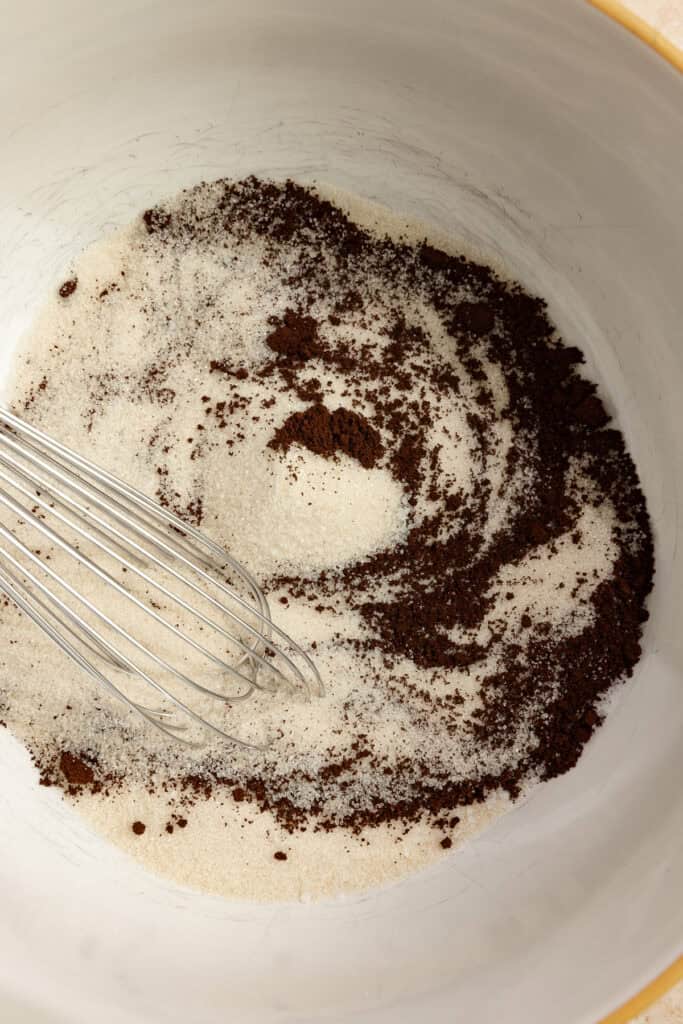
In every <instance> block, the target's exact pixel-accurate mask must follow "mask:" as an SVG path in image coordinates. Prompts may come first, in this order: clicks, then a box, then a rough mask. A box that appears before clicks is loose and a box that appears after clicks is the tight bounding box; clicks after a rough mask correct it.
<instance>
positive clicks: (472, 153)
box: [0, 0, 683, 1024]
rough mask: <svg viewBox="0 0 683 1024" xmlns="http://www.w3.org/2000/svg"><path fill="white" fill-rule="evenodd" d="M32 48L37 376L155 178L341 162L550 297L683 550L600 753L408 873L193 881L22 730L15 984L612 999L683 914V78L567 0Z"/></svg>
mask: <svg viewBox="0 0 683 1024" xmlns="http://www.w3.org/2000/svg"><path fill="white" fill-rule="evenodd" d="M0 67H2V77H1V78H0V90H1V93H0V94H1V95H2V97H3V102H1V103H0V138H2V140H3V148H2V173H1V175H0V238H1V239H2V246H1V247H0V314H1V319H2V324H3V332H2V339H1V345H2V348H1V350H0V359H1V368H2V373H3V374H4V372H5V370H6V367H7V364H8V361H9V359H10V357H11V352H12V348H13V345H14V344H15V343H16V339H17V338H18V337H19V336H20V334H21V332H22V330H23V329H24V328H25V326H26V325H27V324H28V322H29V321H30V319H31V316H32V315H33V312H34V310H35V309H36V307H37V305H38V304H39V303H40V302H41V300H42V299H43V296H44V294H45V291H46V289H47V288H48V287H52V286H53V285H54V284H55V282H57V281H58V280H59V274H60V272H61V271H62V270H63V269H64V267H65V265H66V264H67V263H68V260H69V258H70V257H71V256H72V255H74V254H75V253H77V252H78V251H80V250H81V249H82V248H83V247H84V246H85V245H86V244H87V243H88V242H89V241H91V240H93V239H95V238H97V237H99V236H100V235H101V234H102V233H104V232H106V231H107V230H110V229H111V228H112V227H114V226H115V225H118V224H120V223H123V222H125V221H127V220H129V219H130V218H131V217H132V216H134V215H135V214H136V213H137V212H138V211H139V210H140V209H142V208H144V206H145V205H146V204H149V203H150V202H152V201H154V200H156V199H158V198H160V197H161V196H163V195H164V194H168V193H172V192H174V191H175V190H177V189H178V188H180V187H183V186H185V185H187V184H192V183H194V182H196V181H198V180H201V179H202V178H204V179H209V178H215V177H220V176H239V175H243V174H247V173H252V172H253V173H261V174H264V175H269V176H275V177H285V176H287V175H292V176H295V177H297V178H299V179H302V180H307V181H310V180H316V179H317V180H320V181H328V182H332V183H335V184H337V185H339V186H341V187H343V188H346V189H349V190H351V191H353V192H356V193H359V194H361V195H364V196H367V197H368V198H371V199H375V200H378V201H380V202H383V203H385V204H387V205H388V206H390V207H392V208H394V209H395V210H397V211H399V212H405V213H406V214H409V215H411V216H417V217H419V218H421V219H423V220H424V221H426V222H427V223H429V224H431V225H433V226H434V228H435V229H436V230H438V231H439V232H440V233H447V234H449V235H451V236H452V237H453V238H455V239H457V238H462V239H463V242H464V243H465V244H466V245H467V246H468V247H475V248H476V249H477V250H478V251H480V252H481V253H482V255H483V256H484V258H490V259H494V260H502V261H503V262H504V263H505V264H506V265H507V266H508V267H509V268H510V269H511V271H512V272H513V273H514V274H515V275H516V276H518V277H519V278H520V279H521V280H522V281H523V282H524V283H525V284H526V285H527V286H528V287H529V288H530V289H532V290H536V291H537V292H538V293H539V294H542V295H543V296H544V297H545V298H547V299H548V301H549V305H550V312H551V315H552V316H553V317H554V319H555V321H556V322H557V323H558V325H559V326H560V329H561V331H562V332H563V334H564V336H565V337H566V339H567V340H568V341H570V343H572V344H578V345H579V346H580V347H581V348H583V349H584V350H585V351H586V352H587V354H588V357H589V364H590V372H591V373H592V374H593V375H594V376H595V377H596V379H598V380H600V381H601V382H602V387H603V392H604V393H605V394H606V395H607V397H608V402H609V404H610V406H611V409H612V410H613V411H614V413H615V415H616V416H617V418H618V421H619V423H620V425H621V427H622V429H623V430H624V431H625V433H626V436H627V439H628V442H629V444H630V447H631V450H632V452H633V454H634V457H635V459H636V462H637V465H638V467H639V470H640V473H641V477H642V482H643V485H644V488H645V490H646V493H647V495H648V497H649V501H650V509H651V513H652V517H653V521H654V525H655V530H656V544H657V560H658V561H657V565H658V568H657V579H656V588H655V592H654V594H653V597H652V600H651V605H650V609H651V620H650V623H649V624H648V628H647V634H646V640H645V656H644V658H643V660H642V662H641V664H640V666H639V668H638V671H637V672H636V675H635V677H634V678H633V679H632V680H631V681H630V682H629V683H628V684H627V685H626V686H624V687H623V688H622V690H621V691H620V693H619V696H618V699H617V701H616V702H615V708H614V710H613V713H612V714H611V716H610V717H609V718H608V721H607V723H606V725H605V726H604V727H603V728H602V729H601V730H600V731H599V732H598V733H597V734H596V736H595V738H594V739H593V740H592V741H591V743H590V744H589V745H588V747H587V749H586V751H585V753H584V756H583V758H582V760H581V762H580V764H579V766H578V767H577V768H576V769H575V770H574V771H573V772H571V773H570V774H569V775H567V776H564V777H563V778H561V779H559V780H556V781H555V782H553V783H551V784H548V785H546V786H544V787H542V788H540V789H538V790H537V791H536V792H535V793H534V794H533V796H532V797H531V799H529V800H528V801H527V802H526V803H525V804H524V805H523V806H520V807H518V808H517V809H515V810H514V811H513V812H512V813H511V814H510V815H509V816H507V817H506V818H505V819H503V820H501V821H499V822H498V823H497V824H496V825H495V826H494V827H493V828H492V829H491V830H490V831H488V832H487V833H485V834H484V835H483V836H481V838H480V839H478V840H477V841H476V842H474V843H473V844H471V846H469V847H468V848H466V849H464V850H463V851H461V852H459V853H458V854H457V856H455V857H453V858H452V859H450V860H447V861H444V862H442V863H440V864H439V865H438V866H436V867H435V868H433V869H431V870H429V871H426V872H423V873H421V874H419V875H416V876H414V877H412V878H409V879H407V880H406V881H404V882H403V883H401V884H400V885H398V886H395V887H393V888H390V889H386V890H382V891H377V892H373V893H370V894H367V895H363V896H358V897H354V898H349V899H344V900H339V901H335V902H328V903H322V904H318V905H315V906H303V905H279V906H250V905H247V904H233V903H227V902H225V901H222V900H219V899H215V898H212V897H208V896H202V895H198V894H195V893H190V892H186V891H183V890H180V889H178V888H176V887H174V886H171V885H170V884H167V883H165V882H164V881H162V880H160V879H157V878H154V877H152V876H150V875H148V874H146V873H145V872H144V871H143V870H142V869H140V868H138V867H137V866H136V865H135V864H133V863H131V862H129V861H128V859H127V858H126V857H125V856H124V855H123V854H121V853H119V852H118V851H116V850H114V849H110V848H108V847H107V846H106V845H105V844H104V843H103V842H102V841H101V840H99V839H98V837H97V836H95V835H93V834H92V833H91V832H90V831H89V830H88V828H87V827H86V826H85V825H84V824H83V823H82V822H80V821H79V820H78V819H77V818H75V817H74V816H73V815H72V814H71V813H69V812H68V811H67V810H66V809H65V808H64V807H63V806H62V804H61V803H60V800H59V798H58V796H57V795H56V794H55V793H54V792H52V791H50V790H45V789H40V788H39V787H38V786H37V785H36V778H35V774H34V772H33V770H32V768H31V766H30V764H29V761H28V758H27V756H26V754H25V753H24V752H23V750H22V749H21V748H20V747H19V746H18V744H16V743H15V742H14V741H13V740H12V738H11V737H10V736H8V735H6V734H4V732H3V734H2V735H0V770H1V772H2V778H3V784H2V787H0V814H1V820H2V823H3V830H4V842H2V843H1V844H0V896H1V901H2V906H3V913H2V915H1V916H0V946H1V947H2V950H3V957H2V958H0V1011H2V1007H3V1000H4V999H5V998H6V999H7V1004H6V1010H5V1015H7V1014H8V1013H12V1011H11V1010H9V1007H10V1005H11V1006H14V1001H15V1000H19V1001H20V1002H21V1003H22V1004H27V1005H28V1004H29V1003H30V1004H32V1005H34V1006H36V1007H39V1008H43V1009H44V1010H45V1011H46V1012H47V1013H49V1014H50V1018H49V1019H65V1020H70V1021H71V1020H73V1021H76V1020H85V1019H89V1017H90V1016H95V1017H96V1018H97V1019H98V1020H100V1021H102V1022H103V1024H109V1022H110V1021H111V1022H121V1024H124V1022H125V1024H128V1022H134V1021H145V1022H153V1021H157V1020H158V1021H164V1022H172V1021H176V1020H178V1021H180V1020H187V1019H190V1020H192V1021H197V1022H206V1024H212V1022H214V1021H222V1020H224V1019H225V1016H226V1013H228V1012H230V1013H232V1014H233V1015H235V1016H236V1017H238V1018H239V1019H240V1020H242V1021H255V1022H256V1021H258V1022H261V1021H263V1022H265V1021H271V1020H296V1021H305V1020H309V1019H320V1018H321V1017H324V1019H325V1020H329V1021H342V1020H344V1021H346V1020H348V1019H349V1017H350V1016H351V1015H354V1019H357V1020H359V1021H360V1020H368V1021H370V1020H372V1021H377V1022H379V1021H384V1020H386V1021H389V1020H392V1021H396V1020H403V1019H405V1020H412V1019H414V1016H415V1015H416V1014H417V1013H418V1012H419V1013H420V1014H421V1016H422V1017H423V1019H425V1020H430V1021H431V1020H434V1021H436V1020H440V1019H442V1018H443V1016H444V1015H446V1014H447V1015H449V1017H450V1019H454V1020H471V1021H477V1022H481V1024H487V1022H489V1021H490V1022H494V1021H495V1022H497V1021H499V1020H500V1019H501V1018H502V1016H503V1014H504V1015H505V1018H506V1019H507V1020H508V1021H510V1022H511V1024H515V1022H518V1021H519V1022H522V1021H524V1022H525V1024H528V1021H530V1020H553V1022H554V1024H565V1022H567V1024H569V1022H572V1024H577V1022H579V1021H586V1022H589V1021H590V1022H594V1021H595V1020H596V1019H597V1018H598V1017H599V1016H601V1015H602V1014H603V1013H605V1012H607V1011H608V1010H610V1009H612V1008H613V1007H614V1006H615V1005H616V1004H617V1003H619V1002H620V1001H622V1000H623V999H625V998H627V997H628V996H629V995H631V994H632V993H633V991H635V990H637V989H638V988H639V987H640V986H641V985H642V984H643V983H644V982H646V981H648V980H649V979H650V978H651V977H652V976H653V975H654V974H655V973H657V971H658V970H660V969H662V968H663V967H665V966H666V965H667V964H668V963H669V962H670V961H671V960H672V959H673V957H674V955H675V953H676V951H677V945H678V943H679V939H680V935H681V931H682V926H683V906H681V901H680V900H677V899H676V898H675V895H676V894H675V891H674V889H673V885H674V883H673V879H674V878H675V877H680V870H681V867H682V866H683V864H682V859H683V858H682V852H681V844H680V835H681V827H682V826H683V792H682V791H681V787H680V778H681V776H682V774H683V747H682V746H681V744H680V741H679V736H680V730H681V725H682V724H683V686H682V682H683V640H682V637H681V630H680V628H679V618H680V612H679V609H680V606H681V600H682V598H683V567H682V565H681V552H680V550H679V547H680V545H679V534H680V529H681V528H680V525H679V510H680V508H681V495H680V489H681V480H682V479H683V475H682V472H681V471H682V470H683V429H682V428H683V412H682V411H681V410H682V406H681V401H680V395H681V394H682V393H683V355H682V350H681V344H680V340H681V339H680V313H679V309H678V308H677V307H678V305H679V301H680V300H679V295H680V267H681V265H683V227H682V226H681V222H680V210H681V208H682V206H683V178H681V175H680V167H681V165H682V163H681V157H682V156H683V103H681V99H682V98H683V97H682V91H683V87H682V84H681V81H680V78H679V77H678V76H677V75H676V74H675V72H674V71H673V70H672V69H671V68H669V67H668V66H667V65H665V64H664V63H663V62H662V61H661V60H660V59H659V58H657V57H656V56H655V55H654V54H653V53H650V52H649V51H648V50H647V49H646V48H645V47H643V46H642V44H640V43H639V42H637V41H636V40H634V39H632V38H631V37H630V36H628V35H626V34H625V33H623V32H622V30H620V29H618V28H617V27H616V26H614V25H613V24H611V23H610V22H609V21H607V20H606V19H605V18H603V17H602V16H601V15H600V14H598V13H596V12H595V11H594V10H592V9H591V8H589V7H588V6H586V5H584V4H583V3H579V2H575V3H574V2H570V3H566V2H561V0H552V2H550V3H549V2H548V0H515V2H514V4H513V3H512V2H507V0H491V2H490V3H488V4H486V5H473V4H468V3H466V2H465V0H461V2H453V0H451V2H448V3H447V2H443V0H423V2H422V3H421V4H415V3H413V2H409V0H375V2H373V3H372V4H367V3H365V2H361V0H350V2H348V3H346V4H344V5H321V4H318V3H316V2H314V0H252V2H251V3H250V4H248V5H246V4H242V3H239V2H237V0H220V2H212V0H199V2H195V3H194V4H192V5H187V4H185V3H182V2H180V0H166V2H165V3H163V4H162V3H160V2H148V3H145V4H141V3H139V2H137V0H121V2H120V3H119V4H117V5H114V6H110V7H102V6H100V5H92V4H88V3H86V2H84V0H63V2H62V3H60V4H59V5H56V6H55V5H50V4H48V3H45V2H28V3H25V4H22V5H20V7H17V8H16V9H15V10H13V11H11V12H9V11H8V12H6V13H5V16H4V21H3V33H2V37H1V38H0ZM229 855H230V851H229V850H226V856H229ZM596 963H598V964H600V969H599V970H596V966H595V965H596ZM579 980H580V984H579ZM53 1015H54V1016H53ZM12 1019H15V1017H12Z"/></svg>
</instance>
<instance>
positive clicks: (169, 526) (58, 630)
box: [0, 408, 323, 749]
mask: <svg viewBox="0 0 683 1024" xmlns="http://www.w3.org/2000/svg"><path fill="white" fill-rule="evenodd" d="M7 513H11V514H12V515H10V516H8V515H7ZM8 520H11V525H5V524H6V523H7V522H8ZM37 540H39V542H40V544H41V547H39V548H37V547H36V546H35V544H36V541H37ZM94 584H97V587H96V588H95V590H97V589H98V588H99V593H98V594H96V595H93V594H92V593H91V591H92V590H93V585H94ZM84 590H87V591H88V593H84ZM0 591H2V592H4V594H5V595H6V596H7V597H8V598H11V599H12V600H13V601H14V602H15V603H16V604H17V605H18V606H19V608H21V609H22V610H23V611H24V612H25V613H26V614H27V615H28V616H30V618H31V619H32V620H33V621H34V622H35V623H37V624H38V625H39V626H40V627H41V628H42V629H43V630H44V631H45V633H46V634H47V635H48V636H49V637H50V638H51V639H52V640H53V641H54V642H55V643H56V644H58V645H59V647H60V648H61V649H62V650H63V651H64V652H66V654H68V655H69V657H70V658H72V659H73V661H74V662H76V664H77V665H79V666H80V667H81V668H82V669H83V670H84V671H85V672H86V673H87V674H88V675H89V676H90V677H91V678H92V679H93V680H94V681H95V682H96V683H99V684H100V685H101V686H102V687H104V688H105V689H106V690H107V691H108V692H109V693H110V694H112V695H114V696H115V697H117V698H118V699H119V700H121V701H123V702H124V703H125V704H126V705H127V706H128V707H129V708H131V709H132V710H133V711H134V712H135V713H136V714H138V715H141V716H142V717H143V718H144V719H145V720H146V721H147V722H149V723H151V724H152V725H154V726H155V727H156V728H157V729H160V730H161V731H162V732H164V733H166V734H167V735H168V736H171V737H173V738H174V739H178V740H181V741H182V742H186V743H194V742H196V740H193V739H192V738H190V737H189V734H188V726H194V727H200V728H201V730H202V731H203V732H204V731H205V730H208V731H209V732H212V733H214V734H217V735H218V736H220V737H223V738H225V739H229V740H231V741H233V742H235V743H238V744H240V745H242V746H245V747H255V748H257V749H263V748H264V747H265V746H267V743H261V742H252V741H249V740H245V739H244V738H240V737H238V736H237V735H233V734H232V733H231V732H229V731H227V730H226V728H225V727H224V722H223V718H225V717H226V713H227V709H228V707H229V706H230V705H233V704H236V703H239V702H243V701H245V700H247V699H248V698H249V697H251V696H252V695H253V694H254V693H255V692H258V691H267V690H276V689H282V688H285V689H286V690H287V691H289V692H293V693H296V692H298V693H300V694H301V695H302V696H304V697H305V698H308V697H310V696H311V695H314V694H321V693H322V692H323V688H322V683H321V680H320V676H319V674H318V671H317V669H316V667H315V665H314V664H313V662H312V660H311V658H310V657H309V656H308V654H306V652H305V651H303V650H302V649H301V647H300V646H299V645H298V644H297V643H295V642H294V641H293V640H292V639H291V638H290V637H289V636H287V634H286V633H284V632H283V631H282V630H281V629H280V628H279V627H278V626H277V625H275V623H273V621H272V619H271V614H270V610H269V607H268V602H267V600H266V598H265V596H264V594H263V593H262V591H261V590H260V588H259V586H258V584H257V583H256V581H255V580H254V578H253V576H252V575H251V574H250V573H249V572H248V571H247V570H246V569H245V568H244V567H243V566H242V565H240V564H239V563H238V562H237V561H235V559H233V558H231V556H230V555H228V554H227V552H225V551H224V550H223V549H222V548H221V547H219V546H218V545H217V544H215V543H214V542H213V541H211V540H210V539H209V538H208V537H206V536H205V535H204V534H203V533H201V532H200V531H199V530H197V529H195V528H193V527H192V526H189V525H188V524H187V523H185V522H184V521H182V520H181V519H180V518H179V517H178V516H177V515H175V514H174V513H173V512H171V511H170V510H169V509H166V508H163V507H161V506H160V505H158V504H157V503H156V502H154V501H152V500H151V499H150V498H148V497H146V496H145V495H144V494H142V493H141V492H140V491H138V490H136V489H135V488H134V487H131V486H130V485H128V484H126V483H124V482H123V481H121V480H119V479H118V478H117V477H115V476H113V475H112V474H111V473H108V472H106V471H105V470H103V469H101V468H100V467H98V466H96V465H94V464H93V463H92V462H90V461H88V460H87V459H85V458H83V457H82V456H80V455H78V454H77V453H76V452H74V451H72V450H71V449H69V448H67V447H66V446H65V445H63V444H61V443H60V442H58V441H56V440H55V439H54V438H51V437H49V436H48V435H47V434H45V433H44V432H42V431H41V430H38V429H37V428H35V427H33V426H31V425H30V424H28V423H26V422H24V421H23V420H22V419H20V418H19V417H18V416H15V415H14V414H13V413H11V412H9V411H7V410H5V409H1V408H0ZM178 618H182V619H183V623H182V624H181V623H180V622H178V621H176V620H177V619H178ZM190 672H192V674H190ZM197 676H199V678H197ZM214 678H215V679H217V680H218V681H217V682H216V683H214V682H213V680H214ZM200 680H201V681H200ZM209 683H212V685H208V684H209ZM140 687H142V688H143V689H142V691H141V690H140ZM147 691H153V692H154V693H155V694H156V700H157V701H159V706H158V707H157V706H150V705H149V704H148V703H147V700H146V699H145V698H144V697H143V696H141V695H140V694H141V693H144V692H147ZM190 694H191V695H192V697H193V698H194V701H193V703H194V706H193V705H192V704H190V703H189V699H190V697H189V695H190ZM216 701H218V702H220V704H219V705H214V703H213V702H216ZM198 704H199V707H198ZM207 705H210V706H211V707H213V708H217V709H218V711H219V712H220V713H221V714H222V718H221V721H220V724H218V723H217V722H216V721H215V720H214V721H212V720H211V718H209V717H207V713H203V709H204V707H205V706H207ZM227 717H228V718H229V713H227ZM184 734H185V735H184ZM204 735H205V733H204Z"/></svg>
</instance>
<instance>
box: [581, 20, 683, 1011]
mask: <svg viewBox="0 0 683 1024" xmlns="http://www.w3.org/2000/svg"><path fill="white" fill-rule="evenodd" d="M587 2H588V3H589V4H590V5H591V6H592V7H595V8H596V9H597V10H598V11H600V12H601V13H602V14H605V15H606V16H607V17H608V18H611V20H612V21H614V22H616V23H617V24H618V25H620V26H621V27H622V28H625V29H626V30H627V31H628V32H631V33H632V34H633V35H634V36H636V37H637V38H638V39H640V40H641V42H643V43H645V44H646V45H647V46H649V47H651V48H652V49H653V50H654V51H655V52H656V53H657V54H659V56H660V57H663V58H664V60H666V61H668V62H669V64H671V66H672V67H673V68H675V70H677V71H680V72H681V73H683V49H681V48H680V47H679V46H677V45H676V44H675V43H673V42H672V41H671V40H670V39H667V38H666V36H665V35H664V34H663V33H662V32H660V31H659V29H656V28H655V27H654V26H653V25H651V24H650V23H649V22H647V21H645V19H644V18H641V17H640V15H638V14H635V12H634V11H632V10H631V9H630V8H628V7H626V6H625V4H623V3H621V0H587ZM680 981H683V956H680V957H679V958H678V960H675V961H674V962H673V963H672V964H671V965H670V966H669V967H667V968H666V970H664V971H662V973H661V974H659V975H657V977H656V978H654V979H653V980H652V981H651V982H650V984H649V985H646V986H645V988H643V989H641V990H640V991H639V992H637V993H636V995H634V996H632V997H631V999H629V1000H628V1002H626V1003H623V1004H622V1005H621V1006H620V1007H618V1008H617V1009H616V1010H614V1011H613V1013H610V1014H609V1015H608V1016H607V1017H604V1018H603V1019H602V1021H600V1024H628V1022H629V1021H632V1020H634V1018H635V1017H637V1016H638V1015H639V1014H641V1013H643V1012H644V1011H645V1010H647V1009H648V1007H650V1006H651V1005H652V1004H653V1003H655V1002H657V1000H658V999H661V998H662V997H663V996H665V995H666V993H667V992H670V991H671V989H672V988H674V986H675V985H677V984H678V983H679V982H680Z"/></svg>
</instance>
